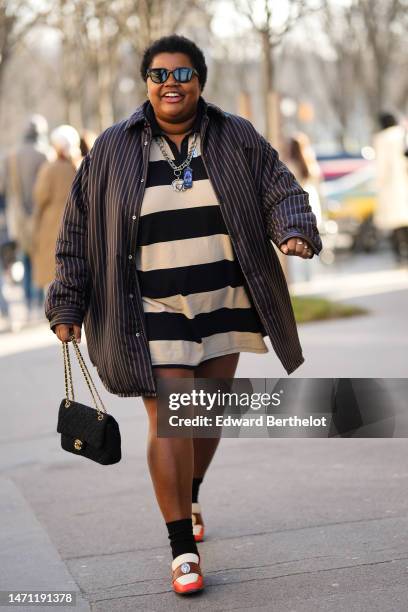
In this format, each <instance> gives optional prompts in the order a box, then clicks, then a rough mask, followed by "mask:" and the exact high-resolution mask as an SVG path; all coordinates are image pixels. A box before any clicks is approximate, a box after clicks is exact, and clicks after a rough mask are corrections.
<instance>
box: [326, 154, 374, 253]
mask: <svg viewBox="0 0 408 612" xmlns="http://www.w3.org/2000/svg"><path fill="white" fill-rule="evenodd" d="M319 163H320V165H321V168H322V172H323V176H324V179H325V180H324V182H323V183H322V186H321V190H322V194H323V198H324V203H325V222H326V224H328V226H327V230H328V232H327V233H328V234H329V235H330V236H332V243H333V248H334V249H335V250H336V249H352V250H358V251H361V250H363V251H365V252H371V251H373V250H375V249H376V248H377V244H378V232H377V230H376V227H375V225H374V223H373V214H374V211H375V207H376V205H377V196H376V191H375V186H374V180H375V175H374V164H373V162H372V161H369V160H367V159H364V158H363V157H347V158H342V157H337V158H332V159H328V158H326V159H325V158H321V159H319ZM324 233H326V232H324Z"/></svg>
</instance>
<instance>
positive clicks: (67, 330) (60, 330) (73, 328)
mask: <svg viewBox="0 0 408 612" xmlns="http://www.w3.org/2000/svg"><path fill="white" fill-rule="evenodd" d="M72 332H74V336H75V340H76V341H77V342H78V344H79V343H80V342H81V326H80V325H66V324H65V323H59V324H58V325H56V326H55V333H56V335H57V336H58V338H59V340H61V342H70V341H71V336H72Z"/></svg>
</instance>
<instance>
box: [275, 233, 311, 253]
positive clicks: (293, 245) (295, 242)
mask: <svg viewBox="0 0 408 612" xmlns="http://www.w3.org/2000/svg"><path fill="white" fill-rule="evenodd" d="M279 248H280V250H281V251H282V253H285V255H297V256H298V257H301V258H302V259H311V258H312V257H313V250H312V247H311V246H310V244H309V243H308V242H307V241H306V240H304V238H298V237H297V236H295V238H289V240H287V241H286V242H283V243H282V244H281V245H280V247H279Z"/></svg>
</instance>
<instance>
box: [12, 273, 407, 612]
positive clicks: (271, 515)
mask: <svg viewBox="0 0 408 612" xmlns="http://www.w3.org/2000/svg"><path fill="white" fill-rule="evenodd" d="M397 276H398V275H397ZM400 281H401V279H400V278H399V277H398V278H397V279H396V283H397V285H398V286H396V285H395V284H393V285H392V286H391V284H388V287H387V291H386V292H382V291H381V292H378V291H377V292H376V291H369V292H368V293H367V286H366V287H365V292H364V295H362V293H361V287H359V295H358V296H356V295H354V296H353V295H350V293H349V295H348V298H347V301H353V302H354V303H358V304H362V305H364V306H366V307H369V308H370V309H371V313H370V315H369V316H365V317H364V316H363V317H353V318H351V319H341V320H336V321H326V322H321V323H319V322H316V323H309V324H305V325H301V326H300V327H299V333H300V337H301V342H302V346H303V348H304V354H305V357H306V362H305V364H303V365H302V366H301V367H300V368H299V369H298V370H297V371H296V373H294V375H292V376H291V377H290V378H294V377H299V378H307V377H319V378H324V377H329V378H330V377H335V378H337V377H353V378H357V377H374V376H375V377H391V378H398V377H407V372H408V362H407V359H406V356H407V350H408V342H407V332H406V312H407V311H408V309H407V306H408V291H407V289H406V288H405V287H404V286H402V285H401V282H400ZM82 346H83V352H84V354H85V356H86V358H87V353H86V348H85V343H83V344H82ZM269 346H270V345H269ZM270 350H271V352H270V353H268V354H265V355H254V354H248V353H244V354H242V355H241V359H240V363H239V366H238V371H237V376H241V377H255V378H257V377H260V378H263V377H270V378H276V377H278V378H282V377H285V373H284V372H283V371H282V367H281V365H280V363H279V362H278V360H277V358H276V356H275V355H274V353H273V352H272V349H271V347H270ZM87 360H88V358H87ZM88 363H89V361H88ZM73 368H74V384H75V388H76V393H77V397H78V399H80V401H81V400H82V401H85V402H87V401H88V399H89V398H88V391H87V389H86V387H85V384H84V383H83V381H82V378H81V375H80V371H79V368H78V366H77V365H76V363H75V362H73ZM95 378H96V377H95ZM0 384H1V388H2V398H6V399H5V401H3V402H2V411H1V412H2V423H3V425H5V426H3V428H2V430H1V431H0V498H1V500H2V501H1V505H0V587H1V589H3V590H4V589H29V588H34V587H36V588H37V589H40V588H41V589H47V588H48V589H49V590H68V589H69V590H76V591H77V592H78V593H79V595H80V597H79V605H78V606H77V609H78V610H81V611H82V610H87V609H90V610H92V611H95V612H99V611H100V612H111V611H112V612H122V611H127V610H132V611H133V610H143V611H159V610H160V611H161V610H165V611H166V612H167V611H168V610H171V611H173V610H184V609H186V610H187V609H189V608H191V607H195V608H196V609H197V610H211V611H218V610H242V611H243V610H265V611H272V612H344V611H345V610H349V611H350V612H406V610H407V609H408V581H407V577H408V554H407V544H408V541H407V540H408V536H407V533H408V530H407V527H408V524H407V523H408V518H407V517H408V514H407V510H408V499H407V495H406V490H407V485H408V468H407V467H406V464H407V462H406V454H407V441H406V439H388V438H376V439H362V438H360V439H329V440H327V439H322V438H320V439H317V438H315V439H277V438H275V439H259V438H257V439H245V438H242V439H227V438H224V439H223V440H222V441H221V444H220V448H219V450H218V452H217V454H216V455H215V458H214V461H213V463H212V465H211V469H210V471H209V473H208V475H207V477H206V478H205V481H204V483H203V485H202V487H201V491H200V501H201V502H202V505H203V516H204V520H205V522H206V526H207V533H208V537H207V539H206V541H205V542H203V543H201V544H199V549H200V553H201V555H202V559H203V564H202V566H203V570H204V574H205V581H206V584H207V588H206V590H205V591H204V592H203V593H201V594H199V595H198V596H195V597H194V598H185V599H183V598H181V597H179V596H177V595H175V594H174V593H173V592H172V591H171V588H170V562H171V555H170V548H169V544H168V539H167V531H166V529H165V525H164V522H163V519H162V517H161V515H160V512H159V509H158V507H157V503H156V500H155V496H154V493H153V488H152V484H151V481H150V476H149V473H148V470H147V464H146V456H145V452H146V451H145V449H146V433H147V422H146V417H145V411H144V407H143V404H142V402H141V400H140V399H139V398H127V399H121V398H118V397H116V396H113V395H109V394H108V393H107V392H106V391H104V390H103V388H102V386H101V384H99V385H98V389H102V396H103V399H104V400H105V401H106V406H107V407H108V410H109V411H110V412H112V414H114V416H115V418H117V420H118V421H119V424H120V428H121V433H122V441H123V443H122V448H123V459H122V461H121V462H120V463H119V464H116V465H113V466H99V465H97V464H94V463H92V462H90V461H88V460H86V459H83V458H79V457H74V456H71V455H69V454H68V453H66V452H64V451H63V450H62V449H61V448H60V443H59V436H58V435H57V434H56V431H55V426H56V418H57V409H58V404H59V401H60V399H61V398H62V396H63V394H64V381H63V368H62V351H61V347H60V344H59V343H58V342H57V341H56V339H55V337H54V335H53V334H52V333H51V332H50V331H49V328H48V325H47V324H46V323H43V324H40V325H36V326H35V325H34V326H32V327H31V328H29V329H26V330H24V331H23V332H21V334H20V335H18V336H16V335H12V334H1V335H0ZM14 609H15V608H14ZM21 609H23V608H22V607H21ZM24 609H26V608H24ZM36 609H37V610H38V609H42V608H41V607H40V608H36ZM43 609H47V610H50V609H53V608H50V607H47V608H45V607H44V608H43Z"/></svg>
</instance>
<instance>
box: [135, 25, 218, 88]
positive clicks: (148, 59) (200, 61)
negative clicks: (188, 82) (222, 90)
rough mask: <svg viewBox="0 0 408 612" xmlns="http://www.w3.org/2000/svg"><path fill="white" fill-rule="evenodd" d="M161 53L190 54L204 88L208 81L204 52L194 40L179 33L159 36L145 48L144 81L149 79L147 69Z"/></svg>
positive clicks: (142, 74) (143, 61)
mask: <svg viewBox="0 0 408 612" xmlns="http://www.w3.org/2000/svg"><path fill="white" fill-rule="evenodd" d="M159 53H184V54H185V55H188V57H189V58H190V60H191V63H192V65H193V67H194V68H195V69H196V70H197V72H198V75H199V76H198V80H199V82H200V85H201V89H204V85H205V83H206V81H207V64H206V63H205V57H204V53H203V52H202V51H201V49H200V48H199V47H197V45H196V44H195V43H194V42H193V41H192V40H190V39H189V38H186V37H185V36H179V35H178V34H172V35H171V36H162V38H158V39H157V40H155V41H154V42H152V44H151V45H150V46H149V47H147V48H146V49H145V50H144V52H143V57H142V61H141V64H140V74H141V76H142V79H143V80H144V81H147V77H146V71H147V69H148V68H149V67H150V66H151V63H152V61H153V59H154V57H155V56H156V55H158V54H159Z"/></svg>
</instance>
